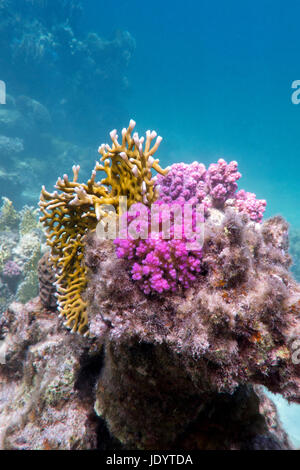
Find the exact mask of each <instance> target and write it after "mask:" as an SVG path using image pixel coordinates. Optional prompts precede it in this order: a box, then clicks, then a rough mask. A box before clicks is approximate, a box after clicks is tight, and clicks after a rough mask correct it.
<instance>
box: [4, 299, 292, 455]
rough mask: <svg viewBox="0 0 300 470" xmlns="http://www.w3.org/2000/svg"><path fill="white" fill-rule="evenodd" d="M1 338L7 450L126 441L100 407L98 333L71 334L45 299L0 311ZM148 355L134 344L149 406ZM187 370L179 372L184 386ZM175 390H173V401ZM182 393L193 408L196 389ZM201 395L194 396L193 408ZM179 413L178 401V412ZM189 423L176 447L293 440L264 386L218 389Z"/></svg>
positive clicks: (284, 444)
mask: <svg viewBox="0 0 300 470" xmlns="http://www.w3.org/2000/svg"><path fill="white" fill-rule="evenodd" d="M0 338H1V339H4V343H3V347H2V348H1V353H2V355H3V358H4V359H5V364H2V365H0V449H1V450H8V449H9V450H68V449H71V450H79V449H82V450H87V449H98V450H120V449H126V447H124V446H123V445H122V444H121V442H120V441H119V440H117V439H116V438H114V437H113V436H112V435H111V434H110V433H109V431H108V429H107V427H106V425H105V422H104V421H103V419H101V418H100V417H97V415H96V413H95V411H94V409H93V408H94V404H95V400H96V395H95V392H96V388H95V385H96V384H97V382H98V380H99V375H100V374H101V370H102V364H103V355H102V353H101V352H100V353H99V352H97V351H98V346H97V341H96V342H94V341H93V340H91V339H86V338H82V337H81V336H79V335H77V336H75V337H74V336H71V335H69V334H68V332H67V331H66V330H65V329H64V328H63V327H62V326H61V323H60V321H59V319H58V318H57V315H56V314H55V313H51V312H49V311H44V310H43V309H42V307H41V305H40V303H39V301H38V299H35V300H32V301H30V302H29V303H27V304H26V305H25V306H24V305H21V304H18V303H13V304H12V305H11V306H10V308H9V309H8V310H7V311H6V312H5V313H4V315H3V316H2V318H1V319H0ZM144 347H145V346H144ZM1 357H2V356H1ZM151 357H152V359H154V358H153V356H151ZM142 359H143V358H142V356H141V355H135V354H134V350H132V364H129V366H130V368H131V370H134V368H135V367H136V368H139V371H140V372H139V375H138V381H137V384H138V385H140V384H141V385H142V390H145V392H146V395H145V398H146V400H145V401H144V409H145V411H147V407H148V405H149V404H148V402H147V396H148V395H147V389H148V388H149V385H148V380H147V375H143V374H142V369H141V368H140V366H141V361H142ZM158 378H159V379H161V380H162V382H161V385H163V384H165V386H166V387H167V388H166V392H167V390H168V389H170V383H171V381H172V380H173V377H172V376H171V377H170V379H168V377H167V376H166V375H164V374H163V373H162V374H159V375H158ZM180 378H181V375H180V376H179V377H178V380H177V378H175V383H178V388H180ZM125 379H126V380H127V375H126V376H125ZM132 379H133V378H132ZM150 388H151V386H150ZM98 393H99V392H98ZM117 393H118V389H117ZM181 397H182V395H181ZM124 398H125V397H124ZM170 398H171V395H170V394H169V396H168V397H167V401H166V405H167V406H168V407H169V402H170ZM174 398H175V397H174ZM182 398H183V401H182V402H181V405H182V406H181V408H183V407H185V408H188V406H187V402H186V399H188V398H189V397H188V396H183V397H182ZM196 401H197V397H196V396H194V397H193V399H192V401H191V407H192V408H193V406H194V405H195V403H196ZM174 404H175V403H174ZM133 405H134V404H133ZM151 406H153V403H152V402H150V407H151ZM96 408H97V409H98V405H97V406H96ZM175 415H176V413H174V409H172V410H171V414H170V416H171V418H172V416H174V419H175ZM142 419H143V415H142V416H141V420H142ZM162 423H164V421H162ZM162 423H161V424H162ZM182 428H183V427H182V426H181V425H180V429H179V430H178V431H179V432H178V433H174V440H173V441H172V442H171V443H170V445H169V449H170V450H174V451H176V450H178V449H184V450H195V449H289V448H290V443H289V442H288V438H287V435H286V433H285V432H284V431H283V429H282V427H281V424H280V422H279V419H278V416H277V413H276V409H275V407H274V405H273V404H272V402H271V401H270V400H269V399H268V398H267V397H266V396H265V395H264V394H263V392H262V391H261V390H260V389H259V387H254V389H253V388H252V387H251V386H243V387H239V388H238V389H237V390H236V392H234V393H233V394H232V395H230V394H221V395H219V394H218V395H214V396H212V397H211V400H209V401H207V403H203V404H202V406H201V412H200V413H199V415H198V416H197V419H195V416H192V419H191V420H190V423H189V425H188V426H186V427H185V428H184V430H183V432H181V430H182ZM175 434H176V435H175ZM153 445H155V442H154V443H153ZM148 447H151V443H150V442H149V443H148ZM160 447H162V445H161V446H157V447H153V448H155V449H158V448H160ZM127 448H129V447H127Z"/></svg>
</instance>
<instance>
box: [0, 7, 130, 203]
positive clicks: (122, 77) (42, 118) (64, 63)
mask: <svg viewBox="0 0 300 470" xmlns="http://www.w3.org/2000/svg"><path fill="white" fill-rule="evenodd" d="M83 5H84V4H83ZM82 8H83V7H82V5H81V3H80V2H79V1H77V0H63V1H62V0H51V1H47V0H30V1H29V0H27V1H24V2H19V1H18V0H0V18H1V21H0V43H1V56H0V80H3V81H5V82H6V92H7V104H6V105H1V106H0V186H1V193H0V196H1V195H5V196H7V197H10V198H13V195H15V194H16V193H17V189H18V188H20V187H22V191H21V192H20V191H18V196H17V197H18V198H19V199H18V200H16V199H15V198H14V202H15V203H16V204H17V206H20V205H21V201H22V202H23V204H24V202H26V203H33V201H36V200H37V199H38V194H37V193H34V189H32V188H33V187H35V186H36V187H37V188H39V187H40V183H41V181H43V183H47V182H48V181H50V180H51V178H52V169H53V178H54V174H55V175H56V172H57V166H60V165H61V163H62V162H63V166H64V167H68V166H69V165H70V164H71V165H73V164H74V163H75V161H76V162H77V161H79V163H81V160H82V161H84V160H85V159H87V158H89V159H92V160H93V159H94V158H95V148H96V146H97V143H98V139H99V135H101V131H102V129H103V128H104V122H105V129H106V128H107V126H110V125H111V126H112V125H113V122H112V121H113V120H114V122H115V115H116V113H118V116H119V117H120V119H121V118H122V114H124V112H125V111H124V107H123V105H122V93H124V91H125V90H126V88H127V87H128V80H127V77H126V68H127V66H128V63H129V61H130V58H131V56H132V53H133V51H134V49H135V41H134V39H133V37H132V36H131V35H130V33H129V32H128V31H117V32H115V33H114V32H113V31H112V34H114V35H113V36H112V37H111V38H109V39H104V38H103V37H102V36H101V35H100V34H101V33H100V34H99V32H89V31H85V30H84V28H83V27H82V23H81V11H82ZM100 23H101V18H99V24H100ZM110 121H111V124H110ZM68 141H69V142H68ZM70 142H71V143H70ZM91 143H93V145H94V148H93V153H92V150H91V149H89V148H88V146H89V145H91ZM80 155H81V157H80ZM54 168H55V173H54ZM28 179H29V181H30V185H29V183H28V182H27V180H28ZM24 186H27V187H24Z"/></svg>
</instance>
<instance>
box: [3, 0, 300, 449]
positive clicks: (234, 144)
mask: <svg viewBox="0 0 300 470" xmlns="http://www.w3.org/2000/svg"><path fill="white" fill-rule="evenodd" d="M79 3H80V2H77V1H76V0H74V1H72V0H69V1H67V0H61V1H60V2H58V1H57V0H52V1H47V0H26V1H24V2H18V0H10V1H8V0H2V1H1V0H0V17H1V21H0V42H1V51H0V80H5V82H6V85H7V93H9V94H10V95H11V96H12V97H13V98H14V99H15V98H16V97H18V96H22V95H25V96H26V97H30V99H34V100H36V101H38V102H39V103H41V104H42V105H43V106H44V107H45V109H46V111H47V112H48V114H49V116H50V118H49V119H48V117H47V116H46V114H45V112H46V111H44V114H43V112H42V111H36V108H34V111H32V107H33V105H32V104H28V102H27V101H26V102H25V104H24V99H18V100H17V104H16V105H12V104H11V103H8V104H7V105H6V106H8V107H9V106H11V107H12V109H13V111H16V110H17V111H18V112H19V111H20V110H21V112H22V113H23V115H22V116H23V118H22V119H21V123H20V122H19V121H18V122H17V121H16V122H14V124H13V125H9V124H7V122H6V121H5V124H3V123H2V124H1V112H3V109H4V108H3V106H4V105H0V136H1V135H5V136H8V137H10V138H16V137H20V138H21V139H22V140H23V144H24V150H23V151H22V152H20V153H18V154H9V155H8V157H7V155H5V156H4V154H3V153H2V154H1V153H0V196H3V195H8V196H9V197H11V198H12V197H13V196H14V197H15V198H16V201H15V202H16V205H17V206H21V205H22V204H23V203H31V204H34V203H35V202H36V200H37V197H38V193H39V190H40V185H41V184H42V183H44V184H46V185H47V186H48V187H51V185H53V183H54V182H55V180H56V178H57V176H58V175H59V174H61V175H62V174H63V173H65V172H70V169H71V166H72V164H74V163H78V162H79V163H80V164H81V165H82V175H83V179H85V178H86V177H87V176H89V172H90V169H91V168H92V166H93V163H94V160H95V159H96V158H97V154H96V149H97V147H98V145H99V144H100V143H102V142H103V141H104V142H107V141H108V132H109V131H110V130H111V129H113V128H117V129H121V128H123V127H124V126H126V125H127V124H128V122H129V119H130V118H133V119H135V120H136V122H137V128H138V131H139V133H140V134H142V133H143V132H144V131H145V130H146V129H148V128H150V129H155V130H156V131H157V132H158V133H159V134H160V135H162V136H163V138H164V140H163V143H162V144H161V147H160V150H159V155H158V156H159V157H160V160H161V163H162V166H167V165H169V164H171V163H173V162H179V161H185V162H192V161H194V160H198V161H202V162H203V163H205V164H209V163H211V162H215V161H216V160H217V159H218V158H220V157H222V158H224V159H226V160H227V161H230V160H237V161H238V163H239V169H240V171H241V173H242V175H243V177H242V179H241V180H240V187H242V188H244V189H246V190H248V191H251V192H255V193H256V195H257V197H258V198H262V199H266V200H267V202H268V206H267V211H266V216H267V217H268V216H271V215H275V214H282V215H283V216H284V217H285V218H286V219H287V220H288V221H289V222H290V224H291V225H292V227H299V228H300V217H299V200H300V184H299V173H300V139H299V129H300V104H299V105H295V104H293V103H292V101H291V96H292V92H293V90H292V88H291V85H292V82H293V81H294V80H297V79H298V80H300V61H299V54H300V44H299V18H300V3H299V1H298V0H290V1H289V2H286V1H283V0H252V1H251V2H250V1H247V2H241V1H238V0H227V1H226V2H224V1H223V0H216V1H215V2H211V1H209V0H198V1H195V0H194V1H192V0H185V1H184V2H183V1H179V0H173V1H172V2H171V1H168V0H166V1H164V2H162V1H161V0H152V1H151V2H142V1H140V0H130V1H129V0H128V1H127V0H115V1H114V2H107V1H102V0H85V1H83V2H82V5H83V7H82V9H81V11H80V9H79ZM20 4H22V6H20ZM58 5H60V6H59V7H58ZM90 32H95V33H97V34H98V39H99V38H101V41H103V43H101V41H100V42H99V40H98V39H97V40H95V38H91V37H90V38H89V40H87V39H86V38H87V35H88V34H89V33H90ZM72 38H75V39H76V41H77V42H76V47H75V46H71V45H72V40H71V39H72ZM109 41H110V43H109V44H108V42H109ZM100 43H101V44H100ZM37 44H38V46H37ZM73 44H74V41H73ZM82 45H84V47H86V48H85V49H84V48H83V46H82ZM72 47H73V49H72ZM74 47H75V49H74ZM74 51H75V52H74ZM26 103H27V104H26ZM30 103H31V102H30ZM30 113H31V114H30ZM41 116H42V117H41ZM25 124H26V125H25ZM1 126H2V127H1ZM26 126H27V127H26ZM70 145H74V146H76V148H75V147H74V148H73V147H72V151H70ZM66 148H67V149H69V150H68V151H67V153H66V154H64V150H65V149H66ZM5 151H7V152H8V150H5ZM58 155H60V156H58ZM80 155H81V157H80ZM80 158H81V160H80V161H78V159H80ZM1 171H2V173H3V171H5V172H7V173H8V174H17V177H18V178H19V180H18V181H19V182H20V183H18V184H19V186H16V188H14V187H13V180H12V182H9V183H6V182H5V181H7V179H6V180H5V179H3V178H2V180H1ZM28 178H30V180H31V185H28V186H26V181H28ZM20 185H21V186H22V185H23V186H22V187H23V190H22V191H17V187H20ZM10 191H11V193H10ZM280 409H281V413H282V420H283V421H284V422H286V426H287V427H288V428H290V429H291V433H292V435H293V439H294V442H295V444H297V445H299V442H300V424H299V423H300V417H299V407H298V406H296V405H291V406H290V407H289V408H286V407H285V405H282V406H281V407H280ZM288 410H289V411H288ZM290 410H293V411H292V412H291V411H290ZM290 413H294V415H293V416H294V417H295V416H298V418H297V420H296V421H295V418H294V422H293V424H292V425H291V424H290V420H289V418H288V416H289V414H290Z"/></svg>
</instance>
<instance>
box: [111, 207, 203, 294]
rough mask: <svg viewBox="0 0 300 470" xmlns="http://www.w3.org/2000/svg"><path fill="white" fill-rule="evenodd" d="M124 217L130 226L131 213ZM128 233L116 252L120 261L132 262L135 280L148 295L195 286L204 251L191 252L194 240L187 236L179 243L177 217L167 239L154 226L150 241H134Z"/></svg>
mask: <svg viewBox="0 0 300 470" xmlns="http://www.w3.org/2000/svg"><path fill="white" fill-rule="evenodd" d="M158 204H159V203H158ZM163 214H164V212H163V213H162V216H161V217H162V218H163ZM123 217H127V219H129V223H130V221H131V220H132V219H133V218H134V217H133V216H132V215H130V216H129V215H128V214H124V215H123ZM183 231H184V229H183ZM128 232H129V231H128ZM128 232H127V233H122V237H123V238H117V239H116V240H115V241H114V243H115V245H116V247H117V248H116V253H117V256H118V258H123V259H126V260H128V261H129V263H130V265H131V275H132V279H133V280H134V281H136V282H137V283H138V284H139V286H140V288H141V289H142V290H143V292H144V293H145V294H150V293H155V292H157V293H159V294H161V293H163V292H176V291H177V290H178V289H179V288H180V287H183V288H185V289H187V288H189V287H191V285H192V283H193V282H194V281H196V279H197V276H198V275H199V273H200V271H201V258H202V250H201V249H200V248H199V249H198V250H193V251H190V250H189V249H188V245H187V244H188V242H190V241H191V240H190V239H187V238H186V236H184V235H183V238H182V239H179V240H177V239H175V238H174V218H173V219H171V227H170V238H169V239H165V233H164V232H163V231H162V230H160V231H159V232H158V233H157V232H155V233H151V231H150V227H149V237H148V238H147V239H141V238H138V239H134V238H133V237H131V236H130V234H129V233H128Z"/></svg>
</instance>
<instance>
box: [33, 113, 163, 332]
mask: <svg viewBox="0 0 300 470" xmlns="http://www.w3.org/2000/svg"><path fill="white" fill-rule="evenodd" d="M134 127H135V122H134V121H133V120H131V121H130V123H129V127H128V128H127V129H125V128H124V129H123V130H122V141H121V143H119V141H118V135H117V131H116V130H113V131H111V133H110V137H111V140H112V145H111V146H109V145H108V144H106V145H105V144H102V145H101V146H100V147H99V153H100V154H101V158H100V161H99V162H96V165H95V167H94V169H93V171H92V175H91V178H90V179H89V180H88V182H87V183H78V172H79V169H80V167H79V166H73V173H74V177H73V180H72V181H70V180H69V179H68V176H67V175H64V177H63V179H61V178H59V179H58V181H57V183H56V186H55V187H56V189H58V190H59V191H60V193H58V192H57V191H54V192H53V193H49V192H47V191H46V190H45V188H44V187H43V188H42V192H41V199H40V203H39V205H40V209H41V211H42V214H43V215H42V217H41V219H40V220H41V222H42V223H43V224H44V226H45V228H46V229H47V238H48V240H47V243H48V245H49V246H50V248H51V261H52V263H53V266H54V269H55V270H56V276H57V279H56V286H57V297H58V305H59V311H60V315H62V316H63V317H65V318H66V322H65V324H66V326H68V327H70V328H72V331H73V332H75V331H78V332H79V333H84V334H87V324H88V319H87V311H86V307H87V306H86V302H85V301H84V299H83V298H82V293H83V291H84V290H85V288H86V285H87V279H86V274H87V273H86V267H85V263H84V236H85V234H86V233H87V232H89V231H93V230H95V229H96V225H97V223H98V222H100V221H101V220H103V219H104V218H105V217H106V216H107V215H108V214H109V212H110V211H111V210H112V209H114V210H115V212H116V213H117V214H119V212H120V197H121V196H125V197H126V198H127V206H128V207H130V206H131V204H133V203H135V202H143V203H144V204H147V205H150V204H151V203H152V202H154V201H155V199H157V197H158V191H157V190H155V188H154V180H153V178H152V171H151V170H152V168H153V169H154V170H155V171H157V172H159V173H160V174H162V175H165V174H166V173H167V170H163V169H162V168H161V167H160V166H159V164H158V162H159V160H157V159H154V158H153V155H154V153H155V152H156V150H157V149H158V147H159V144H160V142H161V140H162V138H161V137H160V136H157V134H156V132H155V131H152V132H150V131H147V133H146V140H145V139H144V137H141V138H139V136H138V134H137V133H136V132H135V133H134V134H133V135H131V134H132V131H133V129H134ZM155 139H156V141H155V143H154V145H152V147H151V144H152V141H153V140H155ZM144 144H145V145H144ZM100 162H102V163H103V164H101V163H100ZM98 171H104V172H105V173H106V176H105V177H104V178H103V179H101V180H100V181H99V182H98V181H96V176H97V172H98Z"/></svg>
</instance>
